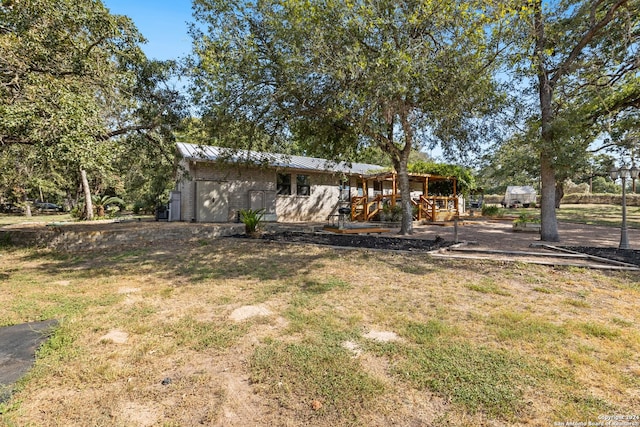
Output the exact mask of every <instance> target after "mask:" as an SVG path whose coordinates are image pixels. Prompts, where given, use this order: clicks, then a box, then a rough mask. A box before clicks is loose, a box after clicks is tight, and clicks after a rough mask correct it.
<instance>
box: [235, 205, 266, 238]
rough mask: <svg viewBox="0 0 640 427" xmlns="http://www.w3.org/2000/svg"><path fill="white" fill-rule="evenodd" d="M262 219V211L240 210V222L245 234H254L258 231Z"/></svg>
mask: <svg viewBox="0 0 640 427" xmlns="http://www.w3.org/2000/svg"><path fill="white" fill-rule="evenodd" d="M262 218H264V209H240V221H241V222H242V223H243V224H244V230H245V232H246V233H247V234H255V233H257V232H258V231H259V230H260V226H261V225H262Z"/></svg>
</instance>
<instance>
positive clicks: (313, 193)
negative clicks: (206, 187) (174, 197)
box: [176, 160, 340, 222]
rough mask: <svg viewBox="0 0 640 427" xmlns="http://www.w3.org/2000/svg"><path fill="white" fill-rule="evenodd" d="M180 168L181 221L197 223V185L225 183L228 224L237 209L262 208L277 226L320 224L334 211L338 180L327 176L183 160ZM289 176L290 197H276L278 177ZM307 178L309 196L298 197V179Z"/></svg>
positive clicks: (336, 203)
mask: <svg viewBox="0 0 640 427" xmlns="http://www.w3.org/2000/svg"><path fill="white" fill-rule="evenodd" d="M181 165H182V167H183V168H184V169H185V170H186V171H187V172H188V175H185V177H184V178H183V179H181V180H180V181H179V182H178V183H177V184H176V191H179V192H180V193H181V204H180V211H181V212H180V213H181V216H180V220H181V221H187V222H190V221H193V222H200V221H201V219H200V218H198V217H197V216H198V214H197V212H194V206H196V203H197V193H196V189H197V185H198V182H203V181H204V182H220V183H225V184H226V185H225V186H226V188H227V189H228V209H229V212H228V216H227V221H229V222H235V221H237V220H238V212H239V211H240V209H249V208H252V209H256V208H265V212H266V215H265V220H267V221H278V222H305V221H314V222H323V221H326V220H327V217H328V216H329V215H330V214H333V213H334V211H337V208H338V199H339V196H340V189H339V179H338V177H337V176H335V175H333V174H330V173H317V172H307V171H295V170H281V171H276V169H269V168H255V167H245V166H239V167H238V166H231V165H229V166H226V165H220V164H216V163H208V162H193V161H186V160H183V161H182V163H181ZM278 173H284V174H289V175H291V194H290V195H276V192H277V174H278ZM298 175H307V176H308V177H309V183H310V194H309V195H299V194H297V185H296V183H297V181H296V180H297V176H298Z"/></svg>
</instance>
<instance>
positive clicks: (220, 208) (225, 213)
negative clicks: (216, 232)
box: [196, 181, 229, 222]
mask: <svg viewBox="0 0 640 427" xmlns="http://www.w3.org/2000/svg"><path fill="white" fill-rule="evenodd" d="M196 184H197V194H198V200H197V205H196V206H197V208H198V211H197V216H196V221H198V222H227V221H229V192H228V189H227V183H226V182H219V181H198V182H197V183H196Z"/></svg>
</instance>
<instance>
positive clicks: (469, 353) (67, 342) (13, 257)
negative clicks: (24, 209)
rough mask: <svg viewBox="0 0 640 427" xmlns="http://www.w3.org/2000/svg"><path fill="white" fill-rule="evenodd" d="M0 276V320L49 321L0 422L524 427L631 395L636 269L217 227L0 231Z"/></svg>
mask: <svg viewBox="0 0 640 427" xmlns="http://www.w3.org/2000/svg"><path fill="white" fill-rule="evenodd" d="M407 266H410V267H407ZM0 277H1V278H2V280H1V281H0V304H1V306H2V307H3V310H2V311H0V325H13V324H18V323H23V322H28V321H34V320H46V319H50V318H55V319H58V320H59V322H60V323H59V327H58V328H57V329H56V331H55V332H54V334H53V336H52V338H51V339H50V340H49V341H48V342H47V343H46V344H45V345H44V346H43V347H42V348H41V349H40V350H39V352H38V356H37V360H36V364H35V367H34V369H32V370H31V371H30V373H29V374H28V375H27V376H26V377H25V378H23V379H22V380H20V381H19V383H18V384H17V388H16V391H15V393H14V396H13V398H12V399H11V400H10V401H8V402H6V403H4V404H1V405H0V424H3V425H56V424H57V425H70V426H83V425H198V424H205V425H208V424H212V425H221V424H225V423H228V424H231V425H258V426H268V425H304V424H312V425H317V426H335V425H391V424H394V423H395V424H396V425H449V426H471V425H510V426H512V425H513V426H525V425H553V423H554V422H560V421H572V420H582V419H587V418H589V417H591V418H590V419H593V420H597V417H598V416H599V415H608V414H633V413H634V411H636V409H637V407H638V401H637V397H635V396H636V395H637V393H636V391H635V390H637V389H638V388H639V387H640V380H638V378H640V356H639V355H640V310H638V303H637V302H636V301H638V300H639V298H638V297H639V296H640V295H639V293H640V289H639V288H638V286H637V283H639V282H640V275H638V274H637V273H621V272H603V271H597V270H587V269H569V268H551V267H544V266H537V265H525V264H517V265H515V266H513V265H505V264H503V263H492V262H489V261H455V262H454V261H451V260H434V259H430V258H429V257H425V256H424V255H421V254H415V255H413V254H393V253H384V252H377V251H370V252H368V251H356V250H339V251H337V250H333V249H330V248H320V247H316V246H299V245H284V244H282V245H281V244H274V243H271V244H265V243H263V242H259V241H249V240H244V239H242V240H240V239H239V240H235V239H214V240H208V241H207V242H206V244H203V242H202V241H197V242H193V243H179V244H176V245H174V246H173V247H172V250H171V251H166V250H162V249H153V248H148V247H145V248H138V249H122V250H110V251H96V252H85V253H77V254H61V253H55V252H51V251H42V250H27V249H13V248H9V249H8V250H3V251H2V252H0ZM532 278H533V279H535V280H532ZM246 308H253V309H255V310H258V311H257V313H258V314H257V315H253V316H251V317H247V318H244V319H241V320H234V319H233V318H232V313H235V312H237V310H240V309H246ZM260 310H262V311H260ZM370 332H378V333H381V334H382V335H384V333H386V334H388V335H389V336H393V335H392V334H391V333H394V334H395V338H394V339H390V340H389V341H385V340H378V339H376V338H374V337H372V335H369V334H368V333H370ZM114 337H115V338H114ZM229 417H231V418H229Z"/></svg>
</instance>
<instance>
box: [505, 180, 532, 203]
mask: <svg viewBox="0 0 640 427" xmlns="http://www.w3.org/2000/svg"><path fill="white" fill-rule="evenodd" d="M536 197H537V194H536V190H535V188H533V187H532V186H530V185H510V186H508V187H507V191H506V192H505V194H504V200H503V202H502V204H503V206H505V207H508V208H513V207H516V206H524V207H525V208H528V207H529V206H531V205H535V203H536Z"/></svg>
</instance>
